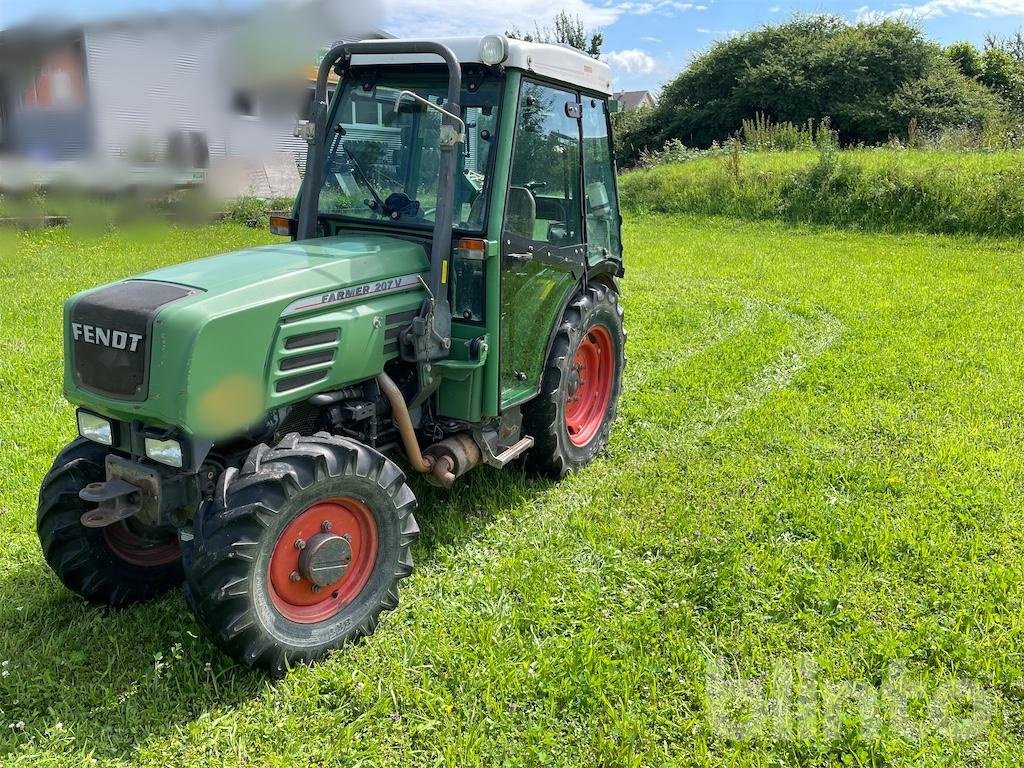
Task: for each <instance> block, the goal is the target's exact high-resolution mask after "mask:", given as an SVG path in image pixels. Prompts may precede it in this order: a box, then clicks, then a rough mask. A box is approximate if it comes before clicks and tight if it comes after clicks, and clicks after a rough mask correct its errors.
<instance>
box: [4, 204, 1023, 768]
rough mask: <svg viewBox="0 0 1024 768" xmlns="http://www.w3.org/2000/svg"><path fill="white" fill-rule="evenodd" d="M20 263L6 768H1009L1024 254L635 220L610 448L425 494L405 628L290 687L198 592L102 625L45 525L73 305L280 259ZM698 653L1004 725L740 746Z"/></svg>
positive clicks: (756, 673) (298, 677) (722, 223)
mask: <svg viewBox="0 0 1024 768" xmlns="http://www.w3.org/2000/svg"><path fill="white" fill-rule="evenodd" d="M0 236H2V237H6V240H3V241H0V248H2V249H3V253H4V255H5V257H4V260H3V265H2V266H0V292H2V293H0V295H2V298H0V407H2V410H0V412H2V413H4V414H7V415H8V416H7V418H5V419H4V420H3V421H2V422H0V467H2V474H0V477H2V484H0V512H2V514H0V628H2V632H0V674H2V675H3V676H2V677H0V710H2V711H0V726H2V727H0V764H10V765H49V764H53V765H58V764H60V765H74V764H81V763H88V762H89V761H90V760H91V759H95V760H96V761H97V762H98V763H99V764H125V765H129V764H130V765H136V764H138V765H203V766H208V765H236V764H242V763H249V764H263V765H289V766H290V765H303V764H316V765H323V764H346V765H347V764H357V763H358V764H370V765H375V764H376V765H405V764H417V765H420V764H430V765H432V764H453V765H467V764H474V763H483V764H488V765H493V764H502V763H504V764H511V765H530V766H532V765H545V764H552V765H615V766H619V765H664V764H682V765H783V764H784V765H791V764H799V765H828V764H834V763H842V764H848V765H907V766H910V765H915V766H916V765H934V766H940V765H950V764H974V765H981V764H986V765H987V764H1002V765H1017V764H1019V758H1020V754H1021V752H1022V745H1021V735H1020V734H1021V728H1022V713H1021V699H1022V696H1024V687H1022V682H1021V681H1022V676H1021V673H1022V663H1024V662H1022V658H1021V654H1020V648H1021V640H1022V637H1021V636H1022V628H1024V620H1022V614H1021V607H1022V606H1021V594H1022V590H1021V582H1022V576H1024V573H1022V571H1024V565H1022V558H1021V548H1022V547H1021V544H1020V541H1021V529H1022V516H1021V514H1020V509H1021V498H1022V491H1024V454H1022V452H1021V450H1020V444H1021V442H1022V437H1024V423H1022V419H1021V417H1020V414H1021V413H1022V412H1024V408H1022V406H1024V387H1022V383H1024V374H1022V372H1021V357H1020V352H1019V350H1020V349H1021V348H1022V342H1024V329H1022V327H1021V323H1020V305H1021V299H1022V285H1024V266H1022V264H1021V262H1020V254H1021V251H1022V243H1021V241H1019V240H972V239H964V238H948V237H932V236H925V235H901V236H890V235H863V234H851V233H846V232H839V231H832V230H811V229H793V228H787V227H783V226H777V225H772V224H745V223H737V222H736V221H733V220H727V219H696V218H694V219H689V218H683V219H676V220H668V219H665V218H638V217H633V218H630V219H629V220H628V222H627V247H628V249H629V250H628V253H629V258H628V274H627V278H626V280H625V281H624V283H623V291H624V302H625V305H626V311H627V327H628V329H629V334H630V340H629V345H628V349H627V355H628V357H629V365H628V366H627V368H626V383H625V387H624V393H625V394H624V397H623V400H622V406H621V409H620V420H619V422H618V425H617V428H616V429H615V430H614V431H613V438H612V442H611V445H610V447H609V450H608V451H607V452H606V454H605V455H604V456H603V457H602V458H601V459H600V460H599V462H598V463H596V464H595V465H593V466H592V467H591V468H589V469H588V470H586V471H585V472H583V473H581V474H580V475H577V476H575V477H573V478H570V479H568V480H567V481H565V482H563V483H561V484H558V485H553V484H548V483H538V482H534V481H531V480H529V479H527V478H524V477H523V476H522V475H519V474H517V473H505V474H499V473H494V472H491V471H489V470H484V471H479V472H475V473H473V474H472V475H470V476H469V477H467V479H466V482H465V483H464V484H463V485H462V486H460V487H459V488H457V489H456V490H455V491H454V492H453V493H451V494H449V495H446V494H442V493H439V492H436V491H434V490H432V489H430V488H429V487H427V486H426V485H424V484H422V483H417V485H416V487H415V490H416V492H417V494H418V495H420V498H421V511H420V513H419V515H418V519H419V521H420V524H421V527H422V528H423V536H422V537H421V539H420V542H419V544H418V546H417V549H416V551H415V556H416V560H417V566H418V567H417V571H416V573H415V574H414V576H413V577H412V578H411V579H410V580H409V581H408V582H406V584H407V586H406V587H405V588H404V590H403V593H402V605H401V607H400V608H399V610H398V611H397V612H396V613H394V614H391V615H390V616H389V617H388V618H387V619H386V620H385V621H384V622H383V623H382V625H381V628H380V629H379V630H378V633H377V634H376V635H375V636H374V637H372V638H370V639H369V640H368V641H366V642H364V643H362V644H361V645H359V646H356V647H353V648H348V649H345V650H343V651H341V652H338V653H336V654H334V655H333V656H332V657H331V659H330V660H329V661H328V662H327V663H325V664H322V665H320V666H318V667H315V668H313V669H301V670H297V671H295V672H293V673H292V674H291V675H290V676H289V677H288V678H287V679H286V680H285V681H283V682H281V683H278V684H272V683H268V682H267V681H266V680H264V679H263V678H261V677H260V676H258V675H255V674H252V673H248V672H244V671H242V670H240V669H239V668H237V667H234V666H232V665H230V663H229V662H228V661H227V660H226V659H225V658H223V657H221V656H219V655H218V654H217V653H216V652H215V651H214V650H213V648H212V646H210V645H209V644H208V643H207V642H206V641H205V640H204V639H202V638H201V637H199V636H198V631H197V629H196V627H195V625H194V623H193V621H192V619H191V617H190V616H189V615H188V613H187V612H186V609H185V606H184V602H183V600H182V599H181V598H180V596H177V595H174V596H170V597H168V598H166V599H163V600H161V601H159V602H157V603H155V604H150V605H146V606H142V607H139V608H136V609H132V610H130V611H126V612H121V613H117V614H113V615H105V614H104V613H103V612H100V611H96V610H93V609H89V608H87V607H85V606H83V605H81V604H80V602H79V601H78V600H76V599H75V598H74V597H73V596H71V595H69V594H67V593H66V592H65V591H63V590H62V588H61V587H60V585H59V584H58V583H57V582H56V579H55V578H54V577H52V576H51V575H50V574H49V573H48V572H47V571H46V570H45V568H44V565H43V563H42V559H41V556H40V554H39V551H38V546H37V544H36V541H35V534H34V530H33V528H34V525H33V514H34V496H35V492H36V486H37V485H38V481H39V479H40V478H41V476H42V474H43V473H44V472H45V470H46V468H47V466H48V465H49V461H50V460H51V458H52V455H53V454H54V453H56V451H57V450H58V449H59V447H60V446H61V445H62V444H63V443H64V442H66V441H67V440H68V439H70V437H71V430H72V429H73V425H72V412H71V409H70V408H69V407H68V406H67V405H66V404H64V403H63V402H62V401H61V399H60V382H59V377H60V376H59V374H60V371H59V361H60V348H59V343H58V338H59V324H60V304H61V301H62V300H63V298H64V297H65V296H66V295H68V294H69V293H71V292H72V291H73V290H76V289H78V288H80V287H85V286H89V285H93V284H96V283H98V282H100V281H102V280H107V279H112V278H115V277H118V276H121V275H126V274H130V273H133V272H137V271H140V270H141V269H144V268H147V267H150V266H155V265H157V264H160V263H165V262H167V261H171V260H176V259H183V258H192V257H195V256H198V255H201V254H204V253H210V252H216V251H219V250H227V249H229V248H233V247H239V246H241V245H242V244H245V243H248V242H251V241H254V240H256V241H260V240H266V239H268V236H265V235H262V234H260V233H257V232H253V231H252V230H244V229H242V228H235V227H229V226H218V227H211V228H206V229H200V230H188V231H179V230H168V231H162V232H160V233H150V234H146V235H144V234H143V233H133V232H122V233H119V234H107V235H103V236H95V235H89V236H77V235H75V234H74V233H70V232H66V231H62V230H52V231H47V232H40V233H34V234H29V235H17V236H11V235H0ZM709 658H710V659H719V660H720V661H721V662H722V663H723V664H724V665H725V666H726V667H727V668H728V669H729V670H731V671H730V674H733V673H734V671H738V672H739V673H742V674H743V675H746V676H751V677H754V678H756V679H758V680H760V681H761V682H765V681H767V680H768V679H769V678H770V675H771V672H772V669H773V668H774V667H775V666H776V665H778V664H779V663H780V662H793V663H795V662H797V661H798V660H800V659H813V663H814V666H815V668H816V670H817V674H818V678H819V680H820V681H822V682H823V683H824V682H827V681H835V682H840V681H851V682H863V683H864V684H867V685H870V686H873V687H876V688H880V687H881V686H882V685H883V684H884V683H885V681H886V679H887V675H888V674H889V670H890V669H891V668H892V667H891V665H892V664H893V663H896V664H905V665H906V669H907V672H908V674H911V675H912V676H913V677H914V679H915V680H919V681H920V682H921V683H922V684H923V685H924V686H925V689H926V690H934V689H935V688H936V686H939V685H942V684H944V683H948V682H949V681H951V680H953V679H957V678H960V679H963V680H967V681H973V682H974V683H976V684H978V685H980V686H981V689H982V691H984V692H985V694H986V695H987V696H988V697H989V698H990V699H992V700H995V701H996V703H997V706H996V708H995V710H994V711H993V714H992V717H991V719H989V720H988V721H987V722H986V723H985V727H984V728H983V729H982V731H981V733H980V736H979V737H978V738H975V739H972V740H969V741H956V740H952V739H947V738H944V737H942V736H941V735H936V734H933V733H931V734H926V735H925V736H924V738H922V739H920V740H907V739H905V738H903V737H901V736H900V734H899V733H898V732H897V731H896V730H895V729H894V728H892V727H890V726H889V725H888V724H886V725H885V726H884V727H883V728H882V730H881V732H880V733H878V734H877V735H876V736H872V735H869V734H865V733H864V732H863V729H858V728H857V726H856V723H855V722H853V721H846V720H844V721H843V722H842V723H841V727H839V728H838V729H837V731H836V732H828V733H826V731H825V729H824V727H823V725H824V724H819V726H817V727H816V728H815V729H814V730H813V732H804V733H801V734H797V733H795V732H790V733H788V735H784V736H783V737H778V736H775V737H773V736H772V735H771V733H770V732H767V733H763V734H762V735H761V736H760V737H759V738H757V739H754V740H753V741H747V742H735V741H730V740H729V739H727V738H724V737H723V735H722V734H721V733H716V731H715V729H714V728H713V725H712V721H711V720H710V719H709V713H711V712H712V711H713V709H714V705H715V702H714V701H709V699H708V695H707V694H708V690H709V687H708V685H707V682H706V677H705V673H706V669H707V660H708V659H709ZM11 726H13V727H11Z"/></svg>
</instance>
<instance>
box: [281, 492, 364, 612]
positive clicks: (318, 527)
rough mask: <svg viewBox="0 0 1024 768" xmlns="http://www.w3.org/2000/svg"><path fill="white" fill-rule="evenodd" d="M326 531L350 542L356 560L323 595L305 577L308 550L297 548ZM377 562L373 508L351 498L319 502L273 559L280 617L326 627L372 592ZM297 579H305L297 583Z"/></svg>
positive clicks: (285, 536)
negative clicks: (361, 595) (370, 586)
mask: <svg viewBox="0 0 1024 768" xmlns="http://www.w3.org/2000/svg"><path fill="white" fill-rule="evenodd" d="M325 523H326V524H328V525H325ZM325 530H329V531H330V532H331V533H332V534H336V535H338V536H343V537H346V538H347V539H348V544H349V547H351V550H352V556H351V560H349V563H348V568H347V569H346V570H345V572H344V574H342V576H341V577H340V578H339V579H338V580H337V581H335V582H334V583H333V584H330V585H328V586H325V587H322V588H321V589H320V590H319V591H317V590H314V584H313V583H312V582H311V581H309V580H308V579H307V578H306V577H305V576H303V575H302V574H301V573H300V570H301V569H300V567H299V557H300V555H301V554H302V550H301V549H299V548H298V547H297V546H296V542H297V541H302V542H308V541H310V539H312V538H313V537H314V536H316V535H317V534H320V533H322V532H324V531H325ZM376 562H377V521H376V519H375V518H374V516H373V513H372V512H371V511H370V508H369V507H367V506H366V504H364V503H363V502H361V501H359V500H358V499H354V498H352V497H351V496H344V497H339V498H335V499H327V500H325V501H318V502H317V503H316V504H313V505H312V506H310V507H308V508H307V509H306V510H304V511H303V512H301V513H300V514H298V515H297V516H296V517H295V519H294V520H292V521H291V522H290V523H288V525H287V527H286V528H285V529H284V531H283V532H282V533H281V535H280V536H279V537H278V539H277V543H276V544H275V545H274V552H273V554H272V555H271V556H270V600H271V602H272V603H273V604H274V607H275V608H276V609H277V610H278V612H279V613H280V614H281V615H282V616H284V617H285V618H286V619H289V620H291V621H294V622H297V623H299V624H315V623H317V622H320V621H324V620H325V619H329V618H330V617H331V616H333V615H334V614H336V613H338V611H340V610H341V609H342V608H344V607H345V606H346V605H348V604H349V603H350V602H352V601H353V600H354V599H355V598H356V596H357V595H358V594H359V592H360V591H361V590H362V588H363V587H364V586H366V582H367V581H368V580H369V578H370V574H371V573H372V572H373V566H374V564H375V563H376ZM295 576H298V577H299V578H298V579H297V580H296V579H295Z"/></svg>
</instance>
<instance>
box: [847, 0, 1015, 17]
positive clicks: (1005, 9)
mask: <svg viewBox="0 0 1024 768" xmlns="http://www.w3.org/2000/svg"><path fill="white" fill-rule="evenodd" d="M854 13H855V14H856V15H857V16H856V18H857V21H875V20H878V19H884V18H911V19H931V18H936V17H938V16H947V15H951V14H958V13H962V14H967V15H969V16H977V17H979V18H987V17H990V16H1017V15H1024V0H929V1H928V2H925V3H919V4H918V5H909V4H900V5H898V6H897V7H896V8H894V9H892V10H877V9H872V8H871V7H870V6H867V5H865V6H862V7H861V8H857V9H856V10H855V11H854Z"/></svg>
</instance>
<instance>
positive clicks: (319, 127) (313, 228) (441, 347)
mask: <svg viewBox="0 0 1024 768" xmlns="http://www.w3.org/2000/svg"><path fill="white" fill-rule="evenodd" d="M381 54H384V55H397V54H434V55H436V56H438V57H440V58H441V59H442V60H443V61H444V63H445V64H446V65H447V67H448V101H447V103H446V104H445V112H444V113H442V126H448V127H449V128H450V129H451V130H452V131H458V124H457V123H456V120H455V119H453V116H454V115H458V114H459V111H460V106H459V94H460V93H461V92H462V69H461V67H460V65H459V60H458V58H457V57H456V56H455V53H454V52H453V51H452V50H451V49H450V48H449V47H448V46H446V45H443V44H441V43H437V42H432V41H430V40H372V41H364V42H353V43H342V44H340V45H337V46H335V47H334V48H332V49H331V50H330V51H329V52H328V53H327V55H326V56H324V59H323V61H322V62H321V63H320V69H319V70H318V72H317V77H316V90H315V91H314V95H313V108H312V114H311V115H310V121H309V125H310V127H309V129H308V130H309V133H308V134H307V138H308V141H309V149H308V151H307V155H306V175H305V178H304V180H303V188H302V200H301V207H300V209H299V222H298V237H297V239H299V240H308V239H312V238H315V237H316V236H317V217H318V215H319V208H320V186H321V182H322V178H321V177H322V174H321V172H320V170H319V169H320V168H321V167H322V166H323V163H324V152H325V150H326V147H327V141H328V135H327V134H328V117H329V114H330V105H329V104H328V102H327V81H328V78H329V77H330V75H331V71H332V70H334V71H336V72H338V74H342V73H343V72H344V71H345V70H346V69H348V67H349V66H350V65H351V63H352V57H353V56H358V55H371V56H372V55H381ZM447 113H451V114H447ZM442 135H443V133H442ZM440 149H441V164H440V169H439V176H438V180H437V206H436V210H435V212H434V233H433V239H432V245H431V252H430V277H429V280H428V284H427V290H428V292H429V294H430V295H429V297H428V299H427V303H428V307H427V310H426V312H425V313H424V317H423V319H424V320H425V323H423V326H422V327H421V328H418V329H417V336H419V341H418V343H417V357H418V358H419V360H420V362H422V363H426V362H429V361H431V360H438V359H442V358H445V357H447V356H448V350H449V349H450V347H451V324H452V313H451V306H450V305H449V303H448V287H447V285H446V284H445V282H444V277H445V272H446V270H445V269H444V264H445V262H446V261H447V260H448V258H449V257H450V256H451V250H452V219H453V215H454V208H455V170H456V164H457V160H458V158H457V157H456V145H455V144H452V143H450V142H444V141H442V142H441V145H440Z"/></svg>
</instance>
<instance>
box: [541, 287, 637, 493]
mask: <svg viewBox="0 0 1024 768" xmlns="http://www.w3.org/2000/svg"><path fill="white" fill-rule="evenodd" d="M625 344H626V331H625V329H624V328H623V326H622V306H621V305H620V304H619V295H618V293H616V291H615V290H614V289H613V288H610V287H608V286H606V285H603V284H600V283H592V284H590V285H588V286H587V287H586V288H585V289H583V290H581V291H580V292H579V293H578V294H576V296H574V297H573V299H572V300H571V301H570V302H569V305H568V307H566V309H565V312H564V313H563V315H562V319H561V322H560V324H559V327H558V331H557V333H556V334H555V339H554V342H553V343H552V345H551V351H550V352H549V353H548V358H547V362H546V364H545V367H544V375H543V378H542V382H541V390H540V394H538V395H537V397H535V398H534V399H533V400H531V401H530V402H529V403H527V405H526V406H525V407H524V409H523V431H524V433H525V434H528V435H532V436H533V438H534V446H533V448H531V449H530V451H529V452H528V453H527V454H526V462H527V466H529V467H530V468H532V469H534V470H536V471H538V472H541V473H543V474H547V475H552V476H554V477H556V478H560V477H564V476H565V475H566V474H568V473H570V472H575V471H577V470H579V469H581V468H582V467H584V466H586V465H587V464H589V463H590V462H591V461H593V460H594V457H595V456H596V455H597V454H598V452H599V451H600V450H601V449H602V448H603V447H604V445H605V444H606V443H607V442H608V433H609V431H610V429H611V424H612V422H613V421H614V420H615V409H616V406H617V405H618V401H619V392H620V389H621V381H622V369H623V367H624V366H625V364H626V358H625Z"/></svg>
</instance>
